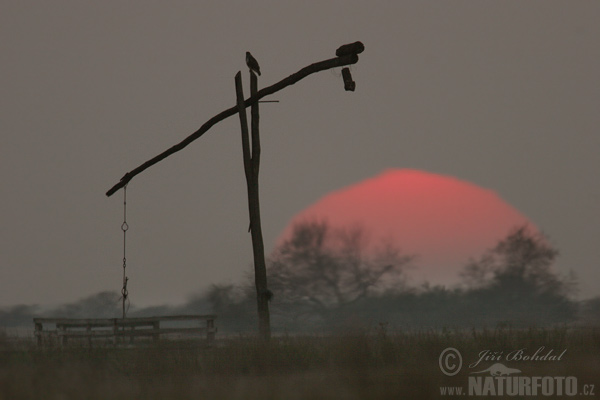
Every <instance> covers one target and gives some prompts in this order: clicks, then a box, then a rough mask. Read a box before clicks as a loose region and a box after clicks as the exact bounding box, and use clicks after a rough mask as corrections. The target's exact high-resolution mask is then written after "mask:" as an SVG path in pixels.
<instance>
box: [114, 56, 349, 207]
mask: <svg viewBox="0 0 600 400" xmlns="http://www.w3.org/2000/svg"><path fill="white" fill-rule="evenodd" d="M357 62H358V56H357V55H356V54H349V55H347V56H343V57H336V58H331V59H329V60H324V61H320V62H317V63H314V64H311V65H309V66H307V67H304V68H302V69H301V70H299V71H298V72H296V73H293V74H292V75H290V76H288V77H287V78H284V79H282V80H280V81H279V82H277V83H275V84H273V85H271V86H268V87H265V88H263V89H261V90H259V91H258V92H257V93H256V95H255V96H250V97H249V98H248V99H246V100H245V101H244V107H250V106H251V105H252V104H254V103H256V102H257V101H259V100H260V99H262V98H263V97H265V96H269V95H271V94H273V93H276V92H278V91H280V90H282V89H284V88H286V87H288V86H290V85H293V84H295V83H296V82H298V81H300V80H301V79H304V78H306V77H307V76H309V75H311V74H314V73H316V72H320V71H324V70H327V69H331V68H337V67H342V66H344V65H351V64H356V63H357ZM237 112H238V107H237V105H235V106H233V107H231V108H228V109H227V110H225V111H221V112H220V113H219V114H217V115H215V116H214V117H212V118H211V119H209V120H208V121H206V122H205V123H204V124H203V125H202V126H201V127H200V128H198V130H196V132H194V133H192V134H191V135H189V136H188V137H186V138H185V139H183V140H182V141H181V142H179V143H177V144H176V145H174V146H172V147H170V148H169V149H167V150H165V151H163V152H162V153H160V154H159V155H157V156H155V157H153V158H151V159H150V160H148V161H146V162H145V163H143V164H142V165H140V166H139V167H137V168H135V169H133V170H131V171H129V172H127V173H126V174H125V175H123V177H122V178H121V180H120V181H119V182H118V183H116V184H115V185H114V186H113V187H111V188H110V189H109V190H108V191H107V192H106V195H107V196H112V195H113V194H114V193H115V192H116V191H117V190H119V189H122V188H123V187H124V186H125V185H127V184H128V183H129V182H130V181H131V180H132V179H133V178H134V177H135V176H136V175H138V174H140V173H142V172H143V171H145V170H146V169H148V168H150V167H151V166H153V165H154V164H156V163H158V162H159V161H162V160H164V159H165V158H167V157H169V156H170V155H172V154H174V153H176V152H178V151H180V150H183V149H184V148H185V147H187V146H188V145H189V144H190V143H192V142H193V141H194V140H196V139H198V138H199V137H200V136H202V135H203V134H204V133H206V131H208V130H209V129H210V128H211V127H212V126H214V125H215V124H217V123H218V122H221V121H222V120H224V119H225V118H229V117H231V116H232V115H235V114H236V113H237Z"/></svg>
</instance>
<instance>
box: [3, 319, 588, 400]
mask: <svg viewBox="0 0 600 400" xmlns="http://www.w3.org/2000/svg"><path fill="white" fill-rule="evenodd" d="M542 346H544V348H545V349H554V351H555V352H560V351H562V350H564V349H567V352H566V353H565V355H564V357H563V358H562V359H561V360H560V361H556V362H551V361H545V362H541V361H539V362H536V363H532V362H531V361H529V362H526V361H513V362H506V364H508V365H510V366H511V367H513V368H520V369H521V370H522V371H524V372H530V373H529V375H532V374H534V375H542V376H544V375H549V376H567V375H571V376H577V377H578V379H579V380H580V381H581V382H584V381H585V382H587V383H596V385H597V386H596V387H597V389H598V390H597V392H600V387H599V386H600V381H599V380H598V378H597V376H598V372H599V371H600V330H597V329H596V330H594V329H587V330H574V331H571V330H567V329H566V328H559V329H528V330H510V329H496V330H479V331H470V332H465V331H452V330H445V331H441V332H440V331H430V332H426V331H421V332H399V333H394V334H388V333H386V332H385V330H379V331H378V332H372V333H366V332H362V333H348V334H342V335H335V336H322V337H321V336H304V337H278V338H275V339H273V340H272V341H271V342H270V343H263V342H261V341H259V340H257V339H255V338H252V337H237V338H231V339H223V340H220V341H218V342H217V344H216V345H215V346H212V347H206V346H204V345H203V344H202V343H201V342H199V341H192V342H186V341H162V342H160V344H158V345H147V346H140V347H133V348H115V347H110V346H107V347H100V346H98V347H94V348H91V349H90V348H87V347H84V346H83V345H79V346H78V345H76V344H74V345H73V346H69V347H67V348H64V349H60V348H44V349H38V348H36V347H35V346H34V345H33V343H30V342H22V343H18V342H14V341H9V340H7V339H5V340H1V339H0V399H2V400H3V399H11V400H12V399H42V398H43V399H128V400H129V399H192V398H194V399H198V398H210V399H334V398H342V399H387V398H440V386H445V385H450V386H457V385H462V384H464V382H465V381H466V377H467V376H468V374H469V373H470V372H471V371H473V370H472V369H471V370H469V369H468V368H467V366H466V365H465V366H463V371H461V373H459V374H458V375H456V376H452V377H448V376H446V375H444V374H442V373H441V371H440V367H439V362H438V360H439V356H440V353H441V352H442V351H443V350H444V349H446V348H448V347H454V348H456V349H458V350H459V351H460V352H461V354H462V357H463V359H464V360H465V364H468V363H470V362H473V361H474V360H476V359H478V358H479V357H478V354H480V352H481V351H483V350H491V351H503V352H508V351H511V350H517V349H526V351H529V352H530V353H533V351H535V350H536V349H538V348H540V347H542ZM491 363H492V362H482V364H481V367H482V368H485V367H487V366H489V365H490V364H491ZM482 368H478V369H482ZM594 381H596V382H594Z"/></svg>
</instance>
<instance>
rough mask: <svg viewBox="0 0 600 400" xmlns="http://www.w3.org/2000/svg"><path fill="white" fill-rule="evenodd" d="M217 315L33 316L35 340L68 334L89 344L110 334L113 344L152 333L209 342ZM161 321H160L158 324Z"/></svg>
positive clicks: (62, 338)
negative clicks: (198, 323)
mask: <svg viewBox="0 0 600 400" xmlns="http://www.w3.org/2000/svg"><path fill="white" fill-rule="evenodd" d="M216 318H217V316H216V315H172V316H164V317H143V318H125V319H123V318H87V319H81V318H34V319H33V323H34V326H35V332H34V334H35V336H36V338H37V343H38V345H39V346H42V345H43V344H44V342H51V341H52V339H53V338H56V339H57V340H58V343H59V344H61V345H66V344H67V343H68V341H69V339H71V338H79V339H87V341H88V344H89V345H90V346H91V345H92V339H94V338H109V339H112V341H113V343H114V344H117V343H120V342H122V341H123V339H125V338H128V339H129V342H130V343H133V340H134V338H135V337H140V336H147V337H152V338H153V340H154V341H155V342H156V341H158V340H159V339H160V336H161V335H165V334H171V335H174V334H176V335H180V336H182V335H185V336H188V335H198V334H205V335H206V340H207V342H208V343H212V342H213V340H214V339H215V334H216V332H217V328H216V327H215V319H216ZM195 321H196V322H201V321H206V325H205V326H191V327H190V326H185V327H177V326H176V327H166V326H165V324H166V325H173V324H175V325H177V324H179V325H182V324H185V325H190V324H191V323H193V322H195ZM161 323H163V325H162V326H161ZM44 325H46V327H47V328H48V325H54V326H55V328H54V329H44Z"/></svg>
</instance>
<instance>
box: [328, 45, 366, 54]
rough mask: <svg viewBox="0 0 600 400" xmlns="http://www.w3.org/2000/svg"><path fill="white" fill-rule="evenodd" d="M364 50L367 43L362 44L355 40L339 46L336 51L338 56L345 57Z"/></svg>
mask: <svg viewBox="0 0 600 400" xmlns="http://www.w3.org/2000/svg"><path fill="white" fill-rule="evenodd" d="M363 51H365V45H364V44H362V42H354V43H350V44H345V45H343V46H340V47H338V49H337V50H336V51H335V55H336V56H338V57H343V56H347V55H352V54H355V55H356V54H360V53H362V52H363Z"/></svg>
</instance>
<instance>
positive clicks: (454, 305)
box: [208, 221, 600, 332]
mask: <svg viewBox="0 0 600 400" xmlns="http://www.w3.org/2000/svg"><path fill="white" fill-rule="evenodd" d="M557 256H558V251H557V250H556V249H555V248H553V247H552V246H551V245H550V244H549V242H548V240H547V238H545V237H544V236H543V235H542V234H539V233H533V232H531V231H529V230H528V229H527V227H525V226H522V227H517V228H515V229H513V230H512V231H511V232H510V233H509V234H508V235H507V236H506V237H505V238H504V239H502V240H501V241H499V242H498V243H497V245H496V246H495V247H493V248H492V249H490V250H488V251H487V252H486V253H485V254H484V255H483V256H481V257H480V258H479V259H473V260H471V261H469V262H468V264H467V265H466V266H465V268H464V270H463V272H462V273H461V278H462V283H463V284H462V285H461V286H460V287H458V288H447V287H444V286H431V285H424V286H422V287H419V288H414V287H409V286H407V284H406V279H405V278H406V268H407V267H408V266H409V265H410V261H411V260H412V257H411V256H407V255H403V254H401V252H400V251H399V250H398V249H397V248H396V247H395V246H394V245H393V244H391V243H387V242H386V243H381V245H380V247H379V248H376V249H375V250H373V249H372V248H371V249H367V243H366V234H365V232H364V231H363V230H362V229H360V228H353V229H334V228H332V227H331V226H329V225H328V224H327V223H326V222H323V221H321V222H319V221H312V222H304V223H301V224H298V225H296V226H295V227H294V228H293V232H292V234H291V236H290V237H289V238H288V239H287V240H285V241H284V242H283V243H282V244H281V245H280V246H279V247H278V248H276V249H275V251H274V252H273V254H272V255H271V257H270V259H269V287H270V289H271V290H272V291H273V293H274V296H273V299H272V301H271V312H272V324H273V329H274V331H280V332H282V331H289V332H303V331H309V332H323V331H331V330H337V329H347V328H350V327H353V326H354V327H373V326H378V324H380V323H383V324H386V325H389V326H395V327H397V328H411V329H412V328H415V329H423V328H441V327H457V328H466V327H482V326H487V327H495V326H498V325H509V326H513V327H526V326H548V325H556V324H565V323H573V322H575V321H576V320H577V319H578V318H581V317H584V318H585V319H586V320H587V321H594V318H595V320H596V321H597V320H599V319H600V301H590V302H587V303H585V304H578V303H577V302H575V301H574V300H573V299H572V294H573V293H574V291H575V289H576V285H575V280H574V278H573V277H572V276H569V277H563V276H560V275H559V274H558V272H557V271H555V270H554V269H553V265H554V263H555V261H556V258H557ZM208 299H209V301H210V303H211V304H212V306H213V309H214V311H215V313H217V314H218V315H219V319H220V325H221V326H223V328H225V329H228V330H231V331H242V330H245V329H248V330H251V329H252V327H253V326H255V323H256V322H255V320H254V313H253V312H252V311H251V310H252V307H253V304H254V299H253V291H252V287H251V285H250V284H248V285H245V286H244V285H242V286H237V287H236V286H232V285H229V286H213V287H212V288H211V290H210V291H209V294H208ZM596 314H598V315H599V316H597V317H593V316H594V315H596Z"/></svg>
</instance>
